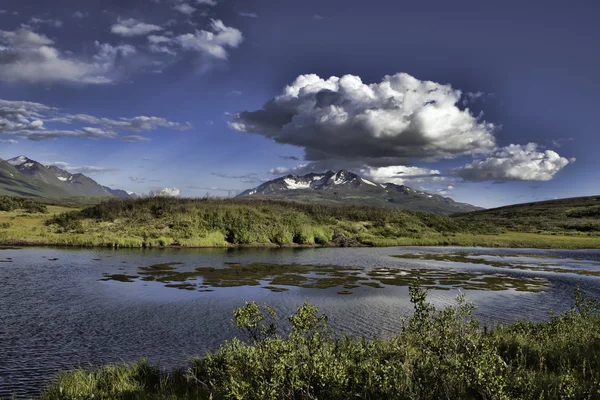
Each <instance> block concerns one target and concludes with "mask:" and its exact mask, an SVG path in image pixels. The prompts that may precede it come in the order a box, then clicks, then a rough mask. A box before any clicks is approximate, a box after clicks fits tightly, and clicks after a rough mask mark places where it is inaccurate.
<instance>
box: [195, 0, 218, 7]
mask: <svg viewBox="0 0 600 400" xmlns="http://www.w3.org/2000/svg"><path fill="white" fill-rule="evenodd" d="M196 3H198V4H204V5H207V6H216V5H217V2H216V0H196Z"/></svg>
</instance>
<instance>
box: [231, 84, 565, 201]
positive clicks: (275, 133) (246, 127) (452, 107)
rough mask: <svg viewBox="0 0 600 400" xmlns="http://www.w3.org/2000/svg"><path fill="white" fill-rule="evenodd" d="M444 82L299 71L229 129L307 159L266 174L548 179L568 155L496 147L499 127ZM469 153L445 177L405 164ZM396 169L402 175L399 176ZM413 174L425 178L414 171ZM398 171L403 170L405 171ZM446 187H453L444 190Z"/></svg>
mask: <svg viewBox="0 0 600 400" xmlns="http://www.w3.org/2000/svg"><path fill="white" fill-rule="evenodd" d="M482 96H484V94H482V93H480V92H476V93H469V94H467V95H465V96H463V94H462V92H461V91H460V90H457V89H454V88H452V87H451V86H450V85H449V84H440V83H436V82H432V81H421V80H419V79H416V78H414V77H412V76H410V75H408V74H406V73H398V74H395V75H392V76H385V77H384V78H383V79H382V80H381V82H379V83H373V84H365V83H363V82H362V80H361V79H360V77H358V76H353V75H345V76H342V77H340V78H339V77H335V76H333V77H330V78H328V79H323V78H321V77H319V76H317V75H314V74H311V75H301V76H299V77H298V78H296V80H295V81H294V82H292V83H291V84H290V85H288V86H286V87H285V88H284V89H283V91H282V92H281V94H280V95H278V96H276V97H274V98H272V99H271V100H269V101H267V102H266V103H265V105H264V106H263V108H262V109H260V110H256V111H242V112H238V113H236V114H234V115H233V116H232V118H231V120H230V122H229V126H230V127H231V128H233V129H235V130H237V131H240V132H247V133H256V134H260V135H262V136H264V137H266V138H268V139H271V140H274V141H275V142H277V143H282V144H289V145H293V146H298V147H301V148H303V149H304V158H305V160H307V161H308V163H307V164H303V165H300V166H298V167H294V168H284V167H280V168H274V169H272V170H271V173H274V174H286V173H298V174H300V173H307V172H311V171H324V170H327V169H330V170H333V169H340V168H345V169H350V170H361V169H362V172H363V173H365V174H366V175H367V176H369V177H370V178H371V179H373V180H381V181H391V182H395V183H404V182H408V181H409V182H412V183H415V182H420V183H428V184H438V185H439V184H442V183H443V184H445V185H448V184H449V183H452V182H454V181H455V180H456V179H457V178H456V177H462V178H463V179H465V180H487V179H494V180H508V179H512V180H549V179H551V178H552V177H553V176H554V175H555V174H556V172H558V171H559V170H561V169H562V168H564V167H565V166H566V165H567V164H568V163H569V162H572V161H570V160H567V159H566V158H564V157H561V156H559V155H558V154H557V153H555V152H553V151H550V150H546V151H541V150H538V146H537V145H536V144H533V143H532V144H529V145H526V146H520V145H511V146H508V147H505V148H500V149H499V148H497V145H496V138H495V136H494V134H495V132H496V130H497V127H496V126H495V125H494V124H492V123H488V122H486V121H484V120H483V118H482V115H483V114H480V115H477V116H476V115H473V114H472V113H471V111H470V110H469V108H461V107H460V105H461V104H462V101H461V100H463V99H464V98H472V99H473V98H474V99H477V98H480V97H482ZM465 155H470V156H472V157H473V158H474V160H475V161H473V163H471V164H467V165H465V166H463V167H460V168H456V169H454V170H452V171H450V172H449V174H450V176H444V175H443V174H441V173H440V172H439V171H437V170H427V169H423V170H421V171H419V169H418V168H416V167H410V165H411V164H413V162H416V161H418V162H421V163H422V162H434V161H438V160H442V159H453V158H456V157H460V156H465ZM398 172H401V173H398ZM412 172H414V173H417V174H418V175H422V176H411V175H410V174H411V173H412ZM402 174H405V175H404V176H402ZM443 190H445V191H448V190H451V189H448V188H446V189H443Z"/></svg>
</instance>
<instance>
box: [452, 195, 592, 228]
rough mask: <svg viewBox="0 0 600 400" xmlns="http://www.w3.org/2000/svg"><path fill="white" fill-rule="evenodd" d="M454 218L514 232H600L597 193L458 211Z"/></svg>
mask: <svg viewBox="0 0 600 400" xmlns="http://www.w3.org/2000/svg"><path fill="white" fill-rule="evenodd" d="M454 220H456V221H462V222H465V223H468V224H475V225H477V224H483V225H485V224H493V225H495V226H497V227H501V228H503V229H506V230H510V231H514V232H532V233H567V234H598V235H600V196H591V197H574V198H568V199H559V200H549V201H541V202H536V203H525V204H515V205H510V206H505V207H500V208H494V209H489V210H482V211H476V212H471V213H468V214H464V215H457V216H456V217H455V218H454Z"/></svg>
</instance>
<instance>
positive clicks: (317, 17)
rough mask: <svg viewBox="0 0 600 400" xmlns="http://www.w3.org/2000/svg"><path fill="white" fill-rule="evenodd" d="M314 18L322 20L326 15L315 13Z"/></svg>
mask: <svg viewBox="0 0 600 400" xmlns="http://www.w3.org/2000/svg"><path fill="white" fill-rule="evenodd" d="M313 19H315V20H317V21H320V20H323V19H325V17H324V16H322V15H320V14H315V15H313Z"/></svg>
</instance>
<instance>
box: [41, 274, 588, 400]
mask: <svg viewBox="0 0 600 400" xmlns="http://www.w3.org/2000/svg"><path fill="white" fill-rule="evenodd" d="M410 296H411V302H412V303H413V305H414V313H413V315H412V316H410V317H407V318H399V323H400V324H402V330H401V333H400V334H398V335H396V336H393V337H389V338H374V339H370V338H364V337H354V336H349V335H341V334H335V333H334V332H332V331H331V330H330V329H329V328H328V327H327V321H328V320H327V317H326V316H325V315H323V314H321V313H319V311H318V310H317V309H316V308H315V307H313V306H312V305H310V304H309V303H305V304H304V305H302V306H301V307H299V308H298V310H297V311H296V313H295V314H294V315H292V316H290V317H289V318H288V319H287V322H288V324H287V325H286V326H283V327H282V326H279V323H280V320H279V318H278V317H277V313H276V311H275V310H274V309H273V308H271V307H269V306H263V307H261V306H259V305H258V304H256V303H246V305H245V306H243V307H241V308H239V309H237V310H236V311H235V312H234V319H233V321H234V325H235V326H236V327H237V328H238V329H239V331H240V332H241V333H242V334H243V335H242V338H241V339H240V338H236V339H233V340H231V341H228V342H226V343H224V344H223V345H222V346H221V347H220V348H219V349H218V350H216V351H213V352H210V353H208V354H206V355H205V356H203V357H198V358H194V359H193V360H192V361H191V362H190V363H189V365H188V366H187V367H183V368H178V369H173V370H170V371H167V370H165V369H162V368H161V367H159V366H158V365H154V364H152V363H150V362H149V361H147V360H142V361H139V362H136V363H133V364H116V365H107V366H102V367H99V368H95V369H82V368H80V369H75V370H72V371H68V372H64V373H62V374H60V376H58V377H57V378H56V379H55V381H53V382H52V383H51V384H50V385H49V386H48V387H47V388H46V390H45V391H44V393H43V395H42V399H44V400H45V399H47V400H50V399H52V400H61V399H62V400H70V399H92V398H93V399H100V400H102V399H302V400H304V399H440V398H445V399H448V398H452V399H455V398H456V399H458V398H460V399H559V398H560V399H596V398H598V397H599V396H600V375H599V374H598V371H599V370H600V315H599V308H598V304H597V303H596V302H594V301H592V300H590V299H586V298H584V297H583V295H582V293H581V291H580V290H579V289H578V290H577V291H576V293H575V301H574V304H573V306H572V308H571V309H570V310H569V311H567V312H565V313H564V314H562V315H552V316H551V319H550V320H549V321H546V322H527V321H521V322H515V323H512V324H508V325H500V326H496V327H494V328H493V329H485V328H483V329H482V327H481V326H480V325H479V323H478V321H477V320H476V319H475V318H474V316H473V310H474V306H473V305H472V304H470V303H467V302H466V301H465V298H464V295H460V296H458V297H457V303H456V305H455V306H449V307H446V308H443V309H441V310H436V308H435V307H434V306H433V305H431V304H430V303H428V302H427V298H426V291H424V290H423V289H422V288H420V286H419V285H415V286H413V287H411V288H410Z"/></svg>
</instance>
